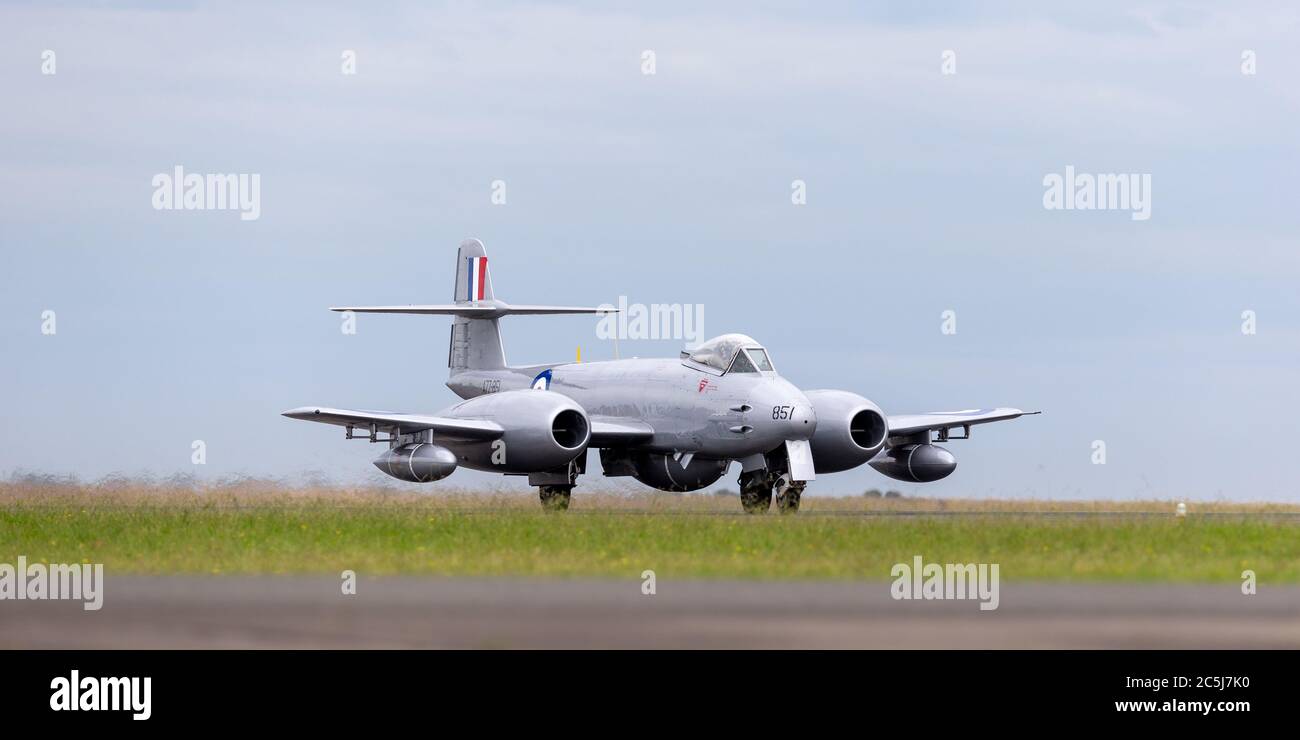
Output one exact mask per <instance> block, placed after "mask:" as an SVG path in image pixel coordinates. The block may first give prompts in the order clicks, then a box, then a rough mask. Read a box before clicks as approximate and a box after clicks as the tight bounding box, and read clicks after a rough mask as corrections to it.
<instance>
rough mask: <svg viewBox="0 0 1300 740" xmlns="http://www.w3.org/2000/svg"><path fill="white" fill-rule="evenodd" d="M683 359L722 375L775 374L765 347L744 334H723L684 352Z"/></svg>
mask: <svg viewBox="0 0 1300 740" xmlns="http://www.w3.org/2000/svg"><path fill="white" fill-rule="evenodd" d="M682 358H683V359H688V360H690V361H692V362H698V363H699V364H701V365H705V366H707V367H711V368H713V369H714V370H717V371H718V372H721V373H758V372H773V371H774V368H773V367H772V361H771V360H770V359H768V356H767V350H765V349H763V345H761V344H759V343H758V342H756V341H754V339H753V338H752V337H748V336H745V335H744V334H723V335H722V336H719V337H714V338H712V339H710V340H708V341H706V342H704V343H703V344H701V345H699V346H698V347H696V348H695V349H692V350H688V351H684V352H682Z"/></svg>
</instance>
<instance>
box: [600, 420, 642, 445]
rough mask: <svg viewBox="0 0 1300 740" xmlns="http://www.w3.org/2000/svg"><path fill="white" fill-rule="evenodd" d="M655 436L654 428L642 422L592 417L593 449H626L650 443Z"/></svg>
mask: <svg viewBox="0 0 1300 740" xmlns="http://www.w3.org/2000/svg"><path fill="white" fill-rule="evenodd" d="M654 434H655V430H654V427H652V426H650V425H649V424H646V423H645V422H642V421H632V420H629V419H611V418H606V417H603V416H593V417H591V442H589V443H588V444H589V445H590V446H592V447H626V446H628V445H634V444H638V443H641V442H649V441H650V438H651V437H653V436H654Z"/></svg>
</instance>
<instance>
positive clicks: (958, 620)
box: [0, 575, 1300, 649]
mask: <svg viewBox="0 0 1300 740" xmlns="http://www.w3.org/2000/svg"><path fill="white" fill-rule="evenodd" d="M340 584H341V581H340V580H339V579H333V578H326V577H295V576H264V577H234V576H210V577H205V576H159V577H147V576H129V577H128V576H117V577H113V576H109V577H108V578H107V579H106V583H105V584H104V606H103V608H102V609H101V610H100V611H85V610H83V609H82V606H81V603H80V602H69V601H12V600H5V601H0V647H4V648H78V649H83V648H127V649H138V648H489V649H490V648H1300V587H1295V586H1286V587H1280V586H1279V587H1269V586H1268V585H1261V586H1260V587H1259V592H1258V593H1257V594H1255V595H1250V596H1247V595H1243V594H1242V593H1241V589H1240V586H1238V585H1235V584H1224V585H1170V584H1159V585H1139V584H1049V583H1003V584H1001V589H1000V598H999V605H998V608H997V609H996V610H992V611H981V610H980V609H979V602H977V601H972V600H968V601H903V600H895V599H893V598H892V596H891V594H890V584H889V583H888V582H879V583H828V582H811V583H810V582H750V581H676V582H675V581H672V580H668V579H664V578H659V579H657V582H656V584H655V587H656V588H655V591H656V593H655V594H654V595H645V594H643V593H642V582H641V580H640V579H629V580H626V581H614V580H553V581H552V580H536V579H528V580H525V579H464V578H407V577H392V578H366V577H365V576H364V575H362V577H361V578H360V579H359V581H358V583H357V593H356V594H355V595H344V594H343V593H342V589H341V585H340Z"/></svg>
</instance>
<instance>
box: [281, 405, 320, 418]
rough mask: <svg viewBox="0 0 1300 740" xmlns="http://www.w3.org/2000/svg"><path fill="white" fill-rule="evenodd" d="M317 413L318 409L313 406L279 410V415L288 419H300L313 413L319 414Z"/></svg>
mask: <svg viewBox="0 0 1300 740" xmlns="http://www.w3.org/2000/svg"><path fill="white" fill-rule="evenodd" d="M319 413H320V409H319V408H316V407H315V406H299V407H298V408H296V409H289V410H288V411H281V412H280V416H287V417H289V418H290V419H301V418H303V417H304V416H311V415H313V414H319Z"/></svg>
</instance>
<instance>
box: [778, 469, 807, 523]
mask: <svg viewBox="0 0 1300 740" xmlns="http://www.w3.org/2000/svg"><path fill="white" fill-rule="evenodd" d="M807 485H808V484H807V483H806V482H805V481H794V480H790V474H789V473H784V474H782V475H781V477H780V478H778V479H777V481H776V510H777V511H779V512H781V513H782V514H793V513H795V512H797V511H799V499H800V498H801V497H802V496H803V489H804V487H806V486H807Z"/></svg>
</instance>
